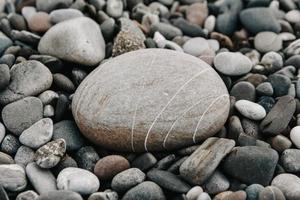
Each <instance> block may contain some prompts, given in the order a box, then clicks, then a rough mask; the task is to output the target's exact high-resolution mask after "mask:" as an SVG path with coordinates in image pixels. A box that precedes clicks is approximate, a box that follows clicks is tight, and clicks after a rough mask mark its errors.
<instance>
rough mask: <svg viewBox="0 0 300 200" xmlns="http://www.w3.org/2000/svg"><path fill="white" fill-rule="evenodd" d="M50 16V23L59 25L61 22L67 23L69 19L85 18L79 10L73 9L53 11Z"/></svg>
mask: <svg viewBox="0 0 300 200" xmlns="http://www.w3.org/2000/svg"><path fill="white" fill-rule="evenodd" d="M49 16H50V21H51V22H52V23H53V24H57V23H59V22H62V21H66V20H69V19H73V18H77V17H83V14H82V12H80V11H79V10H76V9H72V8H65V9H58V10H53V11H52V12H51V13H50V15H49Z"/></svg>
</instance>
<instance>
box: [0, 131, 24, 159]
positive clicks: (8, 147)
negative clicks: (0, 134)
mask: <svg viewBox="0 0 300 200" xmlns="http://www.w3.org/2000/svg"><path fill="white" fill-rule="evenodd" d="M19 147H20V142H19V140H18V138H16V137H15V136H14V135H11V134H7V135H6V136H5V137H4V139H3V141H2V144H1V147H0V150H1V151H3V152H4V153H7V154H9V155H11V156H13V155H15V154H16V152H17V150H18V148H19Z"/></svg>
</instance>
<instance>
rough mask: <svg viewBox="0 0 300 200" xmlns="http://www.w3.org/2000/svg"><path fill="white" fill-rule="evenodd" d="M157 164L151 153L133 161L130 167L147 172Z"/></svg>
mask: <svg viewBox="0 0 300 200" xmlns="http://www.w3.org/2000/svg"><path fill="white" fill-rule="evenodd" d="M156 163H157V160H156V158H155V157H154V156H153V154H151V153H144V154H142V155H140V156H139V157H137V158H136V159H134V160H133V162H132V163H131V166H132V167H136V168H139V169H140V170H142V171H147V170H148V169H150V168H151V167H153V166H154V165H155V164H156Z"/></svg>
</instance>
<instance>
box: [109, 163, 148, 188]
mask: <svg viewBox="0 0 300 200" xmlns="http://www.w3.org/2000/svg"><path fill="white" fill-rule="evenodd" d="M145 178H146V175H145V174H144V172H142V171H141V170H140V169H138V168H130V169H127V170H125V171H122V172H120V173H119V174H117V175H116V176H114V178H113V179H112V182H111V187H112V189H113V190H115V191H117V192H125V191H127V190H129V189H131V188H132V187H134V186H136V185H138V184H140V183H141V182H143V181H144V180H145Z"/></svg>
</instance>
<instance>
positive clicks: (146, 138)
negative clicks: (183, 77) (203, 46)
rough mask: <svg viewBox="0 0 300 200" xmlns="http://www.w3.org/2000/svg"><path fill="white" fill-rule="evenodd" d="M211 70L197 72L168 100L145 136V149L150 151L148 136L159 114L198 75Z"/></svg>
mask: <svg viewBox="0 0 300 200" xmlns="http://www.w3.org/2000/svg"><path fill="white" fill-rule="evenodd" d="M209 70H211V69H210V68H207V69H203V70H202V71H201V72H199V73H198V74H196V75H195V76H193V77H192V78H191V79H189V80H187V81H186V82H185V83H184V84H183V85H182V86H181V87H180V88H179V89H178V90H177V92H176V93H175V94H174V95H173V97H172V98H171V99H170V100H169V101H168V102H167V104H166V105H165V106H164V107H163V109H162V110H161V111H160V112H159V113H158V114H157V116H156V117H155V118H154V121H153V122H152V124H151V126H150V128H149V130H148V132H147V135H146V137H145V142H144V148H145V151H148V149H147V140H148V137H149V134H150V132H151V129H152V128H153V126H154V124H155V123H156V121H157V120H158V118H159V116H160V115H161V114H162V113H163V112H164V111H165V110H166V109H167V107H168V106H169V105H170V103H171V102H172V101H173V100H174V99H175V97H176V96H177V94H179V92H180V91H181V90H182V89H183V88H184V87H185V86H186V85H188V84H189V83H190V82H191V81H192V80H194V79H195V78H197V77H198V76H200V75H201V74H203V73H205V72H207V71H209Z"/></svg>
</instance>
